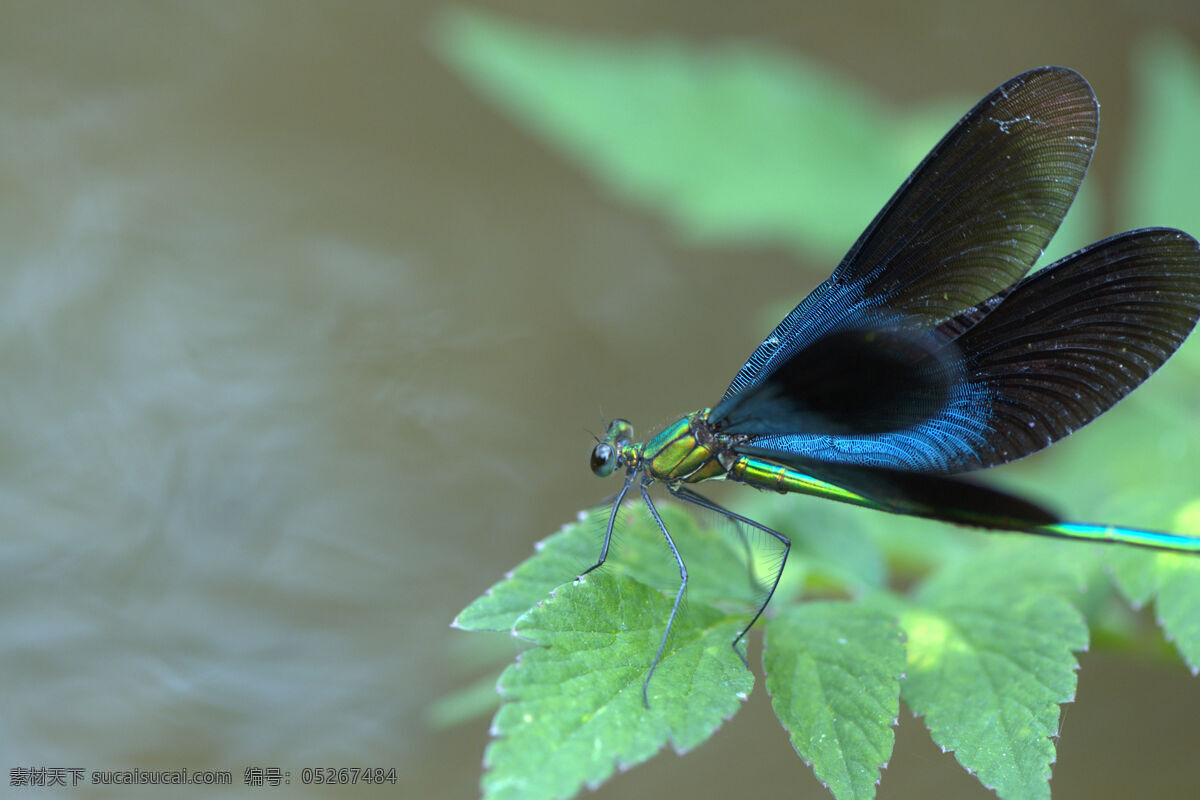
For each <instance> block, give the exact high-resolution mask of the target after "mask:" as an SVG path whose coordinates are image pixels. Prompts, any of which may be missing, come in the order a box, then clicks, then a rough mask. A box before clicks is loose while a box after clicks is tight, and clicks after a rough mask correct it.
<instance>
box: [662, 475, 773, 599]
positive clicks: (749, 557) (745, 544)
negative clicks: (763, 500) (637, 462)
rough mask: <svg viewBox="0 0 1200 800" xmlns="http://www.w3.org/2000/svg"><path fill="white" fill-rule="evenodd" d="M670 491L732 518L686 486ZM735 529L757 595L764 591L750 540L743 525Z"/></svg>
mask: <svg viewBox="0 0 1200 800" xmlns="http://www.w3.org/2000/svg"><path fill="white" fill-rule="evenodd" d="M670 491H671V492H672V493H673V494H674V495H675V496H676V497H678V498H680V499H681V500H688V501H689V502H692V503H695V504H696V505H698V506H701V507H702V508H714V509H716V510H717V512H718V513H720V514H721V516H723V517H728V516H730V512H729V511H728V510H727V509H726V508H725V507H724V506H722V505H720V504H719V503H716V502H714V501H712V500H709V499H708V498H707V497H705V496H704V495H702V494H700V493H699V492H696V491H694V490H692V489H689V488H688V487H686V486H680V487H679V488H677V489H671V490H670ZM733 529H734V530H735V531H737V535H738V539H739V540H740V541H741V543H742V550H743V551H745V553H746V568H747V572H748V573H749V577H750V590H751V591H753V592H754V593H756V594H757V593H758V592H759V591H761V590H762V584H760V583H759V582H758V578H757V577H756V576H755V574H754V553H753V551H752V550H751V549H750V540H749V539H748V538H747V537H746V532H745V531H744V530H743V529H742V526H741V525H734V526H733Z"/></svg>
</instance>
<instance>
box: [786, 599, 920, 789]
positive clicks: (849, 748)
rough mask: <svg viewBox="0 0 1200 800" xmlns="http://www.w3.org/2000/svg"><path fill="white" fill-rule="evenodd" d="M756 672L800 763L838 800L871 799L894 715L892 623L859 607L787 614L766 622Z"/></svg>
mask: <svg viewBox="0 0 1200 800" xmlns="http://www.w3.org/2000/svg"><path fill="white" fill-rule="evenodd" d="M763 666H764V668H765V669H766V672H767V691H769V692H770V693H771V703H772V705H773V706H774V708H775V713H776V714H777V715H778V716H779V721H780V722H781V723H783V727H784V728H786V729H787V730H788V733H789V734H790V735H791V738H792V746H793V747H795V748H796V752H797V753H799V754H800V757H801V758H803V759H804V760H805V762H807V763H809V764H811V765H812V767H813V771H814V772H815V773H816V774H817V777H818V778H820V779H821V781H822V782H823V783H824V784H825V785H826V786H828V787H829V788H830V789H831V790H832V791H833V793H834V794H835V795H837V796H838V797H842V798H846V797H851V798H857V797H874V796H875V785H876V784H877V783H878V782H879V770H880V768H882V767H883V766H885V765H886V764H887V761H888V758H889V757H890V756H891V754H892V744H893V742H894V740H895V737H894V736H893V734H892V726H893V725H895V724H896V714H897V712H898V711H899V710H900V703H899V696H900V676H901V675H902V674H903V672H904V643H903V636H902V635H901V633H900V627H899V626H898V625H897V624H896V619H895V617H894V616H892V615H891V614H888V613H887V612H885V611H883V610H880V609H876V608H872V607H870V606H868V605H865V604H864V605H855V604H851V603H829V602H823V603H822V602H813V603H805V604H803V605H795V606H790V607H788V608H786V609H784V610H783V611H782V612H780V614H779V615H778V616H777V617H776V618H775V619H773V620H772V621H771V628H770V634H769V635H768V637H767V644H766V650H765V651H764V653H763Z"/></svg>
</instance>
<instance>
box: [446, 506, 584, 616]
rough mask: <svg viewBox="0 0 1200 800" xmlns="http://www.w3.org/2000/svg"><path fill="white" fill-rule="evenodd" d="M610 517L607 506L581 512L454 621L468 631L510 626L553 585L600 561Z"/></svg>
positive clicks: (542, 597)
mask: <svg viewBox="0 0 1200 800" xmlns="http://www.w3.org/2000/svg"><path fill="white" fill-rule="evenodd" d="M607 521H608V511H607V509H601V508H595V509H591V510H589V511H585V512H581V513H580V515H579V517H578V519H577V520H576V521H575V522H573V523H570V524H568V525H564V526H563V528H562V530H560V531H559V532H558V533H556V534H554V535H553V536H549V537H547V538H546V539H544V540H542V541H540V542H538V544H537V545H536V549H537V553H536V555H534V556H533V557H531V558H529V559H527V560H526V561H524V562H522V563H521V565H520V566H518V567H517V568H516V569H514V570H513V571H512V572H510V573H508V575H506V576H505V578H504V580H502V581H500V582H499V583H497V584H496V585H495V586H493V587H492V588H490V589H488V590H487V591H486V592H485V593H484V594H483V595H482V596H481V597H479V598H478V599H476V600H475V601H474V602H473V603H471V604H470V605H469V606H467V607H466V608H465V609H463V611H462V612H461V613H460V614H459V615H458V617H457V618H455V620H454V622H453V623H451V624H452V625H453V626H454V627H456V628H462V629H463V630H468V631H479V630H486V631H506V630H510V629H511V628H512V626H513V624H514V623H515V622H516V621H517V618H518V617H520V616H521V615H522V614H524V613H525V612H526V611H528V610H529V609H530V608H532V607H533V606H534V605H536V604H537V603H539V602H540V601H542V600H544V599H545V598H546V595H548V594H549V593H550V590H551V589H553V588H554V587H555V586H559V585H561V584H563V583H566V582H568V581H571V580H574V578H575V576H576V575H578V574H579V573H580V572H582V571H583V570H585V569H587V568H588V567H590V566H591V565H592V564H594V563H596V558H597V557H598V556H599V555H600V545H601V543H602V542H603V537H604V528H603V527H602V526H603V525H604V524H605V523H606V522H607Z"/></svg>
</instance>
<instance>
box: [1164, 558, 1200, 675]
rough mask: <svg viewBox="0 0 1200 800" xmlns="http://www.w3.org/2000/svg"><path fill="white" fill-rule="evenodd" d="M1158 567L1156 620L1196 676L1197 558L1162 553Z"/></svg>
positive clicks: (1199, 660)
mask: <svg viewBox="0 0 1200 800" xmlns="http://www.w3.org/2000/svg"><path fill="white" fill-rule="evenodd" d="M1159 565H1160V567H1159V568H1160V570H1161V572H1160V576H1161V577H1160V579H1159V587H1158V601H1157V604H1156V610H1157V612H1158V619H1159V621H1160V622H1161V623H1162V626H1163V631H1164V632H1165V633H1166V635H1167V638H1168V639H1170V640H1171V641H1172V642H1174V644H1175V646H1176V647H1177V648H1178V649H1179V653H1180V655H1182V656H1183V660H1184V661H1185V662H1186V663H1187V665H1188V667H1190V668H1191V670H1192V674H1196V673H1200V559H1197V558H1196V556H1193V555H1186V556H1181V555H1175V554H1172V553H1165V554H1163V555H1162V556H1160V558H1159Z"/></svg>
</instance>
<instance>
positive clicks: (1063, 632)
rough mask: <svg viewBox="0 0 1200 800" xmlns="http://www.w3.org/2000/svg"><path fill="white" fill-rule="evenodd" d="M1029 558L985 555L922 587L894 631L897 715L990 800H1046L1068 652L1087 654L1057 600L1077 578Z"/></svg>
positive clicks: (999, 551)
mask: <svg viewBox="0 0 1200 800" xmlns="http://www.w3.org/2000/svg"><path fill="white" fill-rule="evenodd" d="M1006 551H1007V552H1006ZM1035 555H1036V550H1033V549H1030V548H1027V547H1013V548H1006V547H999V546H997V547H992V548H988V549H987V550H986V551H985V552H983V553H980V554H979V555H978V556H976V557H973V558H969V559H966V560H964V561H962V562H960V563H958V564H955V565H953V566H951V567H948V568H946V569H945V570H944V571H942V572H941V573H940V574H938V575H937V576H936V577H934V578H933V579H931V580H930V581H929V583H928V584H926V585H925V586H924V587H922V589H921V590H920V592H919V593H918V595H917V597H916V598H915V600H914V602H912V604H911V605H909V606H908V607H907V608H906V609H905V610H904V611H903V613H902V614H901V619H900V622H901V626H902V627H903V628H904V631H905V633H906V634H907V637H908V644H907V647H908V671H907V677H906V679H905V680H904V682H903V684H902V686H901V692H902V696H903V697H904V701H905V703H907V704H908V706H909V707H910V708H911V709H912V710H913V711H914V712H916V713H917V714H921V715H923V716H924V717H925V721H926V724H927V725H928V726H929V729H930V733H931V735H932V736H933V740H934V741H935V742H937V743H938V744H939V745H940V746H941V747H942V748H943V749H945V750H954V751H955V757H956V758H957V759H958V761H959V763H961V764H962V765H963V766H964V767H966V768H967V770H968V771H971V772H974V773H978V776H979V780H980V781H981V782H982V783H983V784H984V785H985V786H988V787H990V788H993V789H995V790H996V792H997V793H998V794H999V795H1000V796H1001V797H1012V798H1018V797H1019V798H1037V797H1045V798H1048V797H1049V796H1050V785H1049V782H1048V781H1049V779H1050V765H1051V764H1052V763H1053V761H1054V744H1053V742H1052V740H1051V737H1053V736H1054V735H1055V734H1056V732H1057V730H1058V717H1059V709H1058V704H1059V703H1063V702H1067V701H1069V700H1071V699H1073V698H1074V694H1075V668H1076V662H1075V657H1074V656H1073V655H1072V651H1073V650H1081V649H1083V648H1084V647H1086V646H1087V626H1086V625H1085V624H1084V621H1083V619H1082V618H1081V617H1080V615H1079V612H1078V611H1076V610H1075V608H1074V607H1073V606H1072V605H1071V604H1070V603H1069V602H1068V601H1067V600H1066V599H1065V598H1064V593H1066V592H1067V591H1069V589H1070V587H1072V586H1076V585H1078V584H1077V579H1078V574H1077V571H1076V570H1074V569H1071V568H1064V567H1063V566H1062V564H1063V561H1062V560H1061V559H1047V558H1044V557H1043V558H1042V559H1040V563H1039V560H1038V559H1036V558H1035V557H1031V556H1035Z"/></svg>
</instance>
